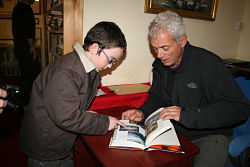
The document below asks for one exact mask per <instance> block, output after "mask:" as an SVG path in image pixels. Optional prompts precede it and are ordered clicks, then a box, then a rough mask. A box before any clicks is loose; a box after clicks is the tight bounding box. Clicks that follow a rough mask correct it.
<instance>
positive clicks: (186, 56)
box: [171, 42, 191, 72]
mask: <svg viewBox="0 0 250 167" xmlns="http://www.w3.org/2000/svg"><path fill="white" fill-rule="evenodd" d="M190 47H191V45H190V43H189V42H187V43H186V45H185V48H184V51H183V54H182V58H181V62H180V65H179V66H178V67H177V68H174V69H171V70H172V71H175V72H180V71H182V70H183V69H184V68H185V66H186V65H187V63H188V61H189V54H190Z"/></svg>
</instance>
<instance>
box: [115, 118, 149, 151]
mask: <svg viewBox="0 0 250 167" xmlns="http://www.w3.org/2000/svg"><path fill="white" fill-rule="evenodd" d="M121 121H122V122H123V123H125V124H126V126H127V128H124V127H122V126H118V128H117V129H116V130H115V132H114V135H113V138H112V139H111V142H110V147H135V148H140V149H144V148H145V130H144V129H143V127H142V126H141V125H139V124H138V123H136V122H134V121H129V120H121Z"/></svg>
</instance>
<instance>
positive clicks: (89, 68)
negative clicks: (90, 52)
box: [74, 43, 95, 73]
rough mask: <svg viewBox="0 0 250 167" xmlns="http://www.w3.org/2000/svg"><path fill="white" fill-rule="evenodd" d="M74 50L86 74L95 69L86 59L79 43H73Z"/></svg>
mask: <svg viewBox="0 0 250 167" xmlns="http://www.w3.org/2000/svg"><path fill="white" fill-rule="evenodd" d="M74 49H75V51H76V52H77V54H78V55H79V57H80V59H81V62H82V64H83V66H84V68H85V70H86V72H87V73H89V72H90V71H92V70H94V69H95V66H94V64H93V63H92V62H91V61H90V60H89V59H88V57H87V55H86V52H85V51H84V49H83V48H82V46H81V45H80V44H79V43H75V45H74Z"/></svg>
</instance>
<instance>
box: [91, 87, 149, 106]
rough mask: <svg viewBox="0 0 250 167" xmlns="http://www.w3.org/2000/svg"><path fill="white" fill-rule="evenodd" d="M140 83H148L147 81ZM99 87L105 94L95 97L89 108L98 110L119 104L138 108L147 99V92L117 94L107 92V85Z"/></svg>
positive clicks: (108, 90)
mask: <svg viewBox="0 0 250 167" xmlns="http://www.w3.org/2000/svg"><path fill="white" fill-rule="evenodd" d="M142 84H146V85H149V83H142ZM100 89H101V90H102V91H103V92H105V93H107V94H105V95H101V96H97V97H95V99H94V101H93V103H92V105H91V107H90V110H99V109H103V108H112V107H119V106H130V107H131V108H138V107H140V106H141V105H142V104H144V102H145V101H146V100H147V99H148V92H143V93H133V94H125V95H117V94H116V93H108V92H110V91H111V90H110V89H109V88H108V86H102V87H101V88H100Z"/></svg>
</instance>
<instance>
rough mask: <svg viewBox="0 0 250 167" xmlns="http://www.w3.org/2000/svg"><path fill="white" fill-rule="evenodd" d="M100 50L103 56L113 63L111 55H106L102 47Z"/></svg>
mask: <svg viewBox="0 0 250 167" xmlns="http://www.w3.org/2000/svg"><path fill="white" fill-rule="evenodd" d="M101 52H102V53H103V54H104V55H105V57H106V58H107V60H108V62H109V63H115V59H114V58H112V57H110V56H108V54H107V53H106V52H104V50H103V49H101Z"/></svg>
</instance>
